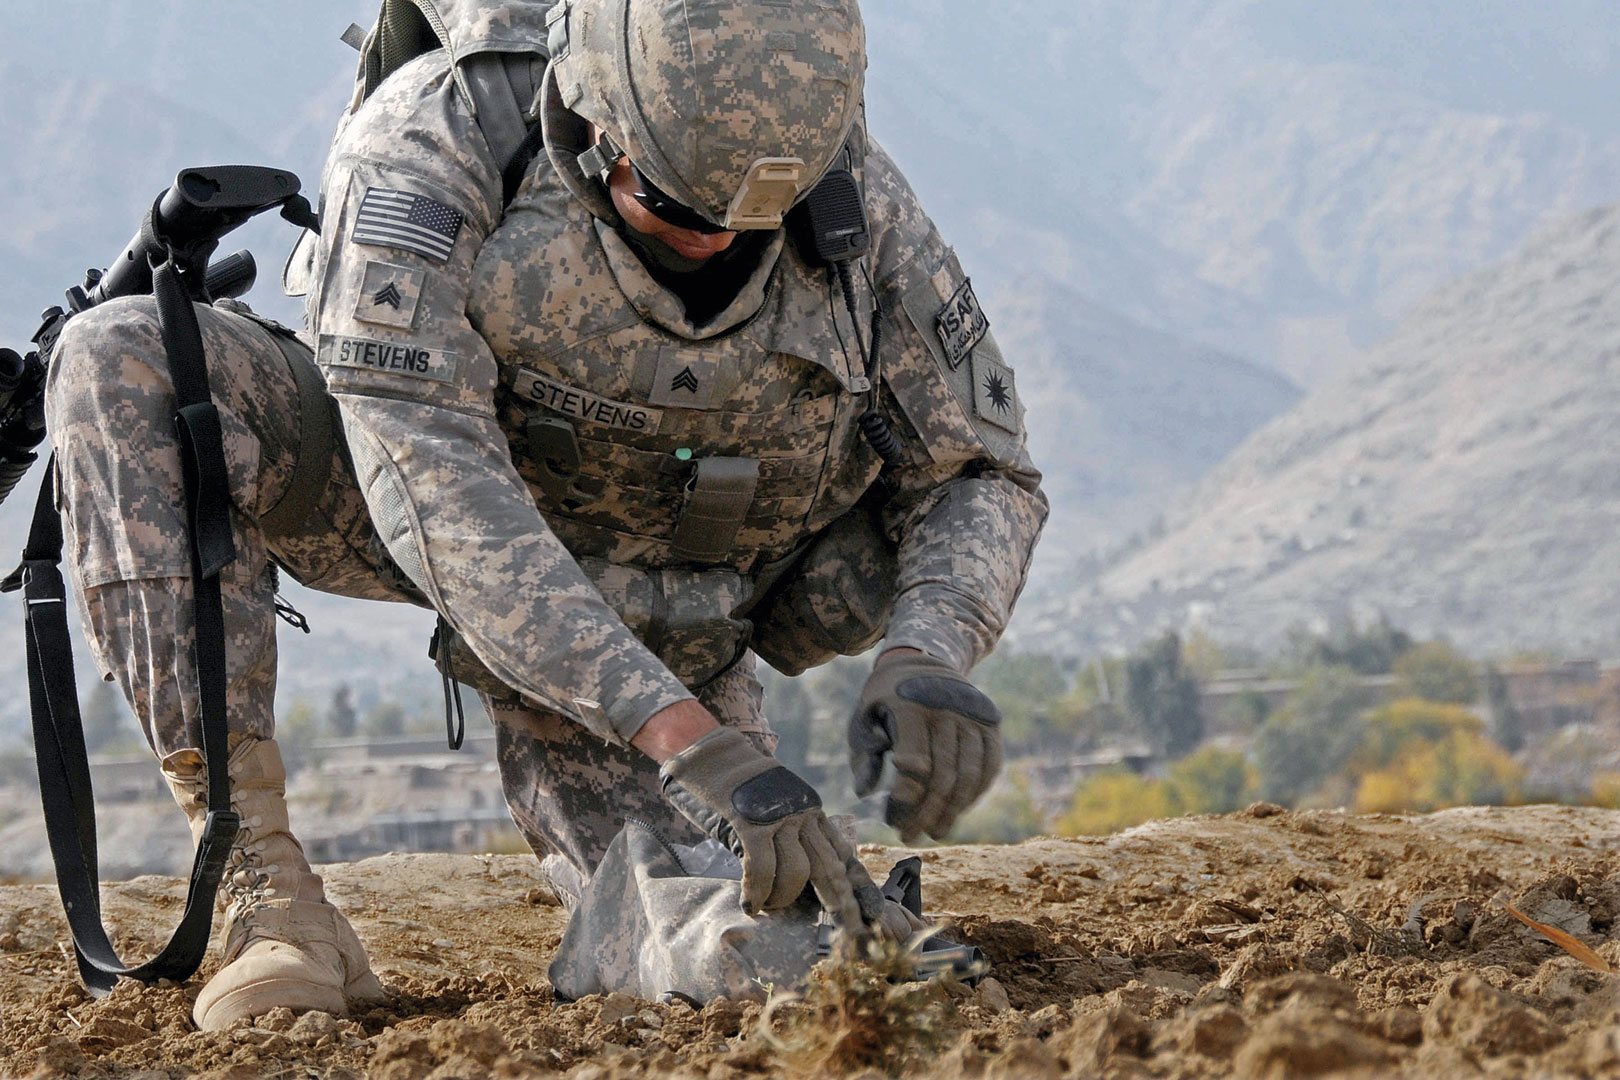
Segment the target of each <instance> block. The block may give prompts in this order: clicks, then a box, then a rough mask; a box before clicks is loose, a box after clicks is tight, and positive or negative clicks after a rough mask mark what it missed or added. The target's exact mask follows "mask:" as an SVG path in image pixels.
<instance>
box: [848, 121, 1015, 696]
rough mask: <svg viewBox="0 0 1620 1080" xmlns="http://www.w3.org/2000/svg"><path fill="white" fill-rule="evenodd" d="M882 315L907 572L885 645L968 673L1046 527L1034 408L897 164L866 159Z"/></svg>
mask: <svg viewBox="0 0 1620 1080" xmlns="http://www.w3.org/2000/svg"><path fill="white" fill-rule="evenodd" d="M866 177H867V185H868V192H869V202H870V203H871V204H872V206H873V211H874V213H873V216H874V234H875V237H876V241H877V247H876V250H875V252H874V259H873V263H874V267H875V272H876V277H877V280H876V282H875V284H876V289H877V294H878V297H879V301H880V303H881V305H882V308H883V311H884V317H883V327H884V338H883V345H882V350H881V364H882V373H883V401H882V407H883V412H884V413H885V415H886V416H887V418H888V419H889V422H890V426H891V427H892V428H893V430H894V431H895V434H896V435H897V436H899V438H900V442H901V445H902V448H903V451H904V460H903V463H902V465H901V466H900V467H899V468H896V469H891V470H890V473H889V474H888V479H889V484H890V487H891V489H892V491H893V497H892V498H891V500H890V502H889V504H888V506H887V507H886V510H885V526H886V528H887V529H888V530H889V532H890V534H891V537H892V538H893V539H895V540H896V541H897V542H898V544H899V563H900V576H899V588H898V595H897V596H896V599H895V605H894V613H893V615H892V617H891V619H890V622H889V627H888V631H887V634H886V636H885V639H884V643H883V645H884V647H885V648H895V647H909V648H914V649H921V650H922V651H923V652H925V653H928V654H929V655H931V656H934V657H936V658H937V659H940V660H943V661H945V662H946V663H949V664H951V665H952V666H954V667H955V668H957V669H958V670H959V671H963V672H966V671H967V670H968V669H970V668H971V667H972V666H973V665H974V664H976V663H978V662H979V661H980V660H981V659H983V658H984V657H985V655H986V654H988V653H989V652H990V650H991V649H992V648H994V647H995V644H996V642H997V641H998V640H999V639H1000V637H1001V634H1002V632H1003V631H1004V630H1005V629H1006V627H1007V619H1008V617H1009V616H1010V615H1011V614H1012V609H1013V605H1014V603H1015V602H1016V601H1017V599H1018V594H1019V592H1020V591H1021V590H1022V589H1023V587H1024V582H1025V580H1026V579H1027V578H1028V574H1029V564H1030V559H1031V557H1032V556H1033V554H1034V550H1035V542H1036V541H1037V540H1038V539H1039V537H1040V533H1041V528H1042V526H1043V525H1044V524H1045V523H1046V516H1047V502H1046V496H1045V495H1044V494H1043V493H1042V492H1041V489H1040V481H1041V475H1040V473H1039V472H1037V471H1036V469H1035V467H1034V465H1033V464H1032V463H1031V462H1030V458H1029V451H1028V446H1027V440H1026V438H1025V432H1024V408H1023V404H1022V402H1021V401H1020V400H1019V398H1018V389H1017V381H1016V378H1015V375H1014V372H1013V369H1012V367H1011V365H1009V364H1008V363H1007V362H1006V360H1005V358H1004V357H1003V356H1002V355H1001V351H1000V349H999V348H998V347H997V346H996V342H995V338H994V336H993V335H992V334H991V333H990V327H989V321H988V319H987V317H986V316H985V314H984V311H983V309H982V308H981V307H980V306H979V303H978V299H977V297H976V295H975V293H974V290H973V286H972V282H971V281H970V280H969V279H968V277H967V276H966V275H965V274H964V273H963V271H962V267H961V265H960V264H959V263H958V261H957V259H956V255H955V253H954V252H952V251H951V249H950V248H949V247H947V246H946V244H945V242H944V241H943V240H942V239H941V238H940V235H939V233H938V231H937V230H936V229H935V228H934V226H933V224H932V223H931V222H930V221H929V220H928V218H927V216H926V215H924V214H923V212H922V209H921V207H920V206H919V205H918V202H917V197H916V195H915V194H914V193H913V192H912V190H911V188H910V186H909V185H908V184H907V183H906V181H905V178H904V177H903V176H901V174H900V172H899V170H898V169H897V168H896V167H895V165H894V162H893V161H892V160H891V159H890V158H889V157H888V156H887V155H886V154H885V153H884V152H883V151H882V150H881V149H880V148H878V147H877V146H876V145H874V146H872V147H871V149H870V151H869V153H868V156H867V166H866Z"/></svg>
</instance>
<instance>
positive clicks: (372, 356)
mask: <svg viewBox="0 0 1620 1080" xmlns="http://www.w3.org/2000/svg"><path fill="white" fill-rule="evenodd" d="M319 359H320V362H321V365H322V366H323V367H340V368H355V369H358V370H360V371H380V372H385V373H386V374H389V375H404V376H407V377H409V378H412V379H431V380H432V381H434V382H442V383H447V382H450V381H452V380H453V379H455V377H456V364H457V362H458V361H459V360H460V359H461V357H459V356H457V355H456V354H455V353H449V352H443V351H441V350H439V349H429V348H425V347H423V346H420V345H412V344H410V343H409V342H402V341H373V340H371V339H369V338H356V337H339V336H337V335H335V334H322V335H321V348H320V353H319Z"/></svg>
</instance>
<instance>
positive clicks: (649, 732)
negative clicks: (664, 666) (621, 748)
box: [630, 698, 720, 765]
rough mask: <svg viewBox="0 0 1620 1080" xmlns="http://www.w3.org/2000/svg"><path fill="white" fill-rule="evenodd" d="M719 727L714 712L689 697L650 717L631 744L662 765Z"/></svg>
mask: <svg viewBox="0 0 1620 1080" xmlns="http://www.w3.org/2000/svg"><path fill="white" fill-rule="evenodd" d="M719 726H720V722H719V721H718V720H716V719H715V718H714V714H713V713H711V712H709V710H708V709H705V708H704V707H703V706H702V705H701V704H699V703H698V700H697V699H696V698H686V699H685V700H683V701H677V702H675V703H674V704H673V705H668V706H665V707H664V708H663V709H660V710H659V711H658V712H656V713H654V714H653V715H652V716H651V717H650V718H648V720H647V722H646V723H645V724H643V725H641V730H640V731H638V732H636V734H635V736H634V737H633V738H631V740H630V745H631V746H633V747H635V748H636V749H637V750H640V751H641V752H642V753H643V754H646V755H647V756H648V757H650V758H652V759H653V760H654V761H656V762H657V763H658V764H660V765H662V764H663V763H664V762H665V761H668V760H669V759H670V758H672V757H674V756H675V755H676V754H678V753H680V752H681V751H682V750H685V749H686V748H687V747H689V746H691V745H692V744H693V743H695V742H697V741H698V740H699V739H701V738H703V736H705V735H707V734H708V733H709V732H711V731H713V730H714V729H715V728H717V727H719Z"/></svg>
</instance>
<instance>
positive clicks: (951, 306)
mask: <svg viewBox="0 0 1620 1080" xmlns="http://www.w3.org/2000/svg"><path fill="white" fill-rule="evenodd" d="M934 328H935V330H937V331H938V333H939V342H940V344H941V345H943V346H945V357H946V359H948V360H949V361H950V363H951V367H952V368H953V369H955V368H959V367H961V366H962V361H963V360H966V359H967V358H968V357H969V356H970V355H971V354H972V352H973V347H974V346H975V345H977V344H978V343H979V342H981V341H983V340H984V335H986V334H988V333H989V332H990V319H989V317H988V316H986V315H985V313H984V309H983V308H981V307H980V306H979V298H978V296H976V295H975V294H974V292H973V282H972V281H970V280H968V279H967V278H963V279H962V284H960V285H958V286H957V287H956V291H955V292H954V293H952V294H951V295H950V298H949V299H947V300H946V301H945V306H944V307H942V308H940V311H939V315H938V317H937V318H936V319H935V320H934Z"/></svg>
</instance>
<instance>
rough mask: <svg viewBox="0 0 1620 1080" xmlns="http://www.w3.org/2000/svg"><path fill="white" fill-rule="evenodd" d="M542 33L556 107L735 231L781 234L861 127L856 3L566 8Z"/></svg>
mask: <svg viewBox="0 0 1620 1080" xmlns="http://www.w3.org/2000/svg"><path fill="white" fill-rule="evenodd" d="M548 21H549V23H550V25H551V55H552V63H551V67H550V70H548V72H547V74H546V80H547V87H546V93H547V95H548V97H550V98H554V99H555V103H554V105H560V106H561V107H563V108H565V109H567V110H568V111H570V112H572V113H573V114H575V115H577V116H578V117H580V118H582V119H584V120H588V121H589V122H591V123H593V124H595V125H596V126H597V127H598V128H600V129H601V130H602V131H603V132H604V133H606V134H607V136H608V137H609V138H610V139H611V140H612V141H613V143H614V144H615V145H616V146H617V147H618V149H619V150H620V151H622V152H623V153H624V154H625V155H626V156H628V157H629V158H630V160H631V161H633V162H634V163H635V164H636V166H637V167H638V168H639V169H640V170H641V171H642V172H643V173H645V174H646V175H647V178H648V179H649V180H651V181H652V182H653V183H654V184H655V185H657V186H658V187H659V188H661V189H662V190H663V191H665V192H667V193H668V194H669V195H670V196H671V197H672V198H674V199H676V200H677V201H679V202H681V203H682V204H683V205H685V206H687V207H689V208H690V209H692V210H694V211H696V212H697V213H698V214H700V215H702V216H703V217H705V218H707V219H709V220H710V221H712V222H714V223H715V224H716V225H721V226H724V227H726V228H728V229H774V228H777V227H779V226H780V225H781V221H782V216H783V215H784V214H785V213H786V212H787V210H788V209H789V208H790V207H791V206H792V205H793V204H794V203H795V202H797V201H798V199H799V198H800V197H801V196H802V195H803V194H804V193H805V192H807V191H809V189H810V188H811V187H813V186H814V185H815V183H816V182H817V181H818V180H820V179H821V177H822V175H823V174H824V173H825V172H826V171H827V169H828V168H829V167H830V166H831V164H832V162H833V159H834V157H835V156H836V155H837V153H838V151H839V150H840V148H841V147H842V146H843V144H844V140H845V139H846V138H847V137H848V136H849V132H850V129H851V128H852V127H853V126H854V124H855V121H856V119H857V117H858V115H859V111H860V107H861V95H862V92H863V90H864V84H865V74H866V32H865V27H864V26H863V24H862V22H861V15H860V9H859V7H858V6H857V4H856V0H561V2H560V3H559V4H558V5H557V6H556V7H555V8H554V9H553V10H552V12H551V14H550V16H549V19H548ZM552 108H554V106H553V107H552ZM552 108H548V112H550V111H552ZM547 141H548V148H549V149H552V151H553V158H554V159H555V158H556V157H557V154H556V148H555V147H552V146H551V145H550V144H551V139H550V130H549V128H548V140H547ZM567 179H569V180H575V179H577V178H576V177H568V178H567ZM570 186H573V185H572V184H570Z"/></svg>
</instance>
